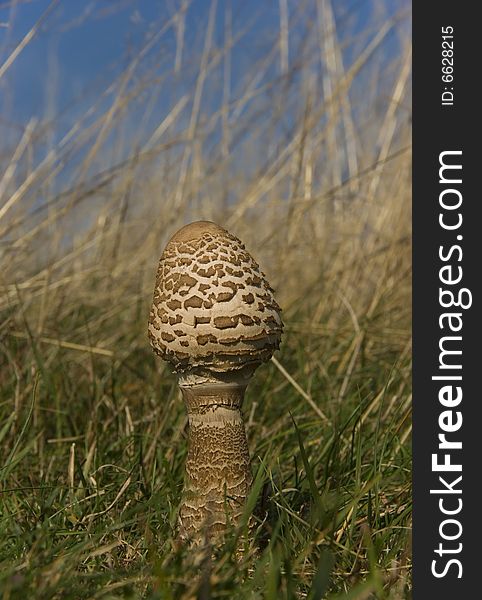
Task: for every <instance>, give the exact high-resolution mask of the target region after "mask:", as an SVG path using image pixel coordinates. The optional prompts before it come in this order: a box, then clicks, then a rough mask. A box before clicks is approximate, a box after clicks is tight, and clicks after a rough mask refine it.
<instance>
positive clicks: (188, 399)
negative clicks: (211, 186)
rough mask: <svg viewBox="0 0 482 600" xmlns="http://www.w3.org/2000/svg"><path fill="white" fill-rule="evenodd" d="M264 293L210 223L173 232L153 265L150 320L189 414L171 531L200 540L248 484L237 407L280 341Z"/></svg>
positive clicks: (229, 518) (231, 242)
mask: <svg viewBox="0 0 482 600" xmlns="http://www.w3.org/2000/svg"><path fill="white" fill-rule="evenodd" d="M280 310H281V309H280V308H279V306H278V304H277V303H276V300H275V299H274V296H273V290H272V289H271V287H270V285H269V284H268V282H267V281H266V278H265V275H264V273H262V272H261V271H260V268H259V266H258V264H257V263H256V262H255V261H254V259H253V258H252V257H251V255H250V254H249V253H248V252H247V251H246V249H245V247H244V245H243V244H242V243H241V241H240V240H239V239H238V238H236V237H235V236H234V235H231V234H230V233H228V232H227V231H226V230H225V229H223V228H221V227H219V226H218V225H216V224H215V223H211V222H209V221H197V222H195V223H191V224H189V225H186V226H185V227H183V228H181V229H180V230H179V231H178V232H177V233H176V234H175V235H174V236H173V237H172V238H171V239H170V241H169V242H168V244H167V246H166V248H165V250H164V252H163V254H162V256H161V259H160V262H159V268H158V271H157V278H156V285H155V289H154V299H153V304H152V309H151V313H150V318H149V339H150V343H151V345H152V347H153V349H154V351H155V352H156V353H157V354H159V355H160V356H161V357H162V358H163V359H164V360H166V361H167V362H168V363H170V365H171V367H172V368H173V370H174V372H175V373H176V374H177V376H178V383H179V387H180V389H181V391H182V395H183V398H184V401H185V404H186V407H187V411H188V416H189V449H188V455H187V460H186V478H185V487H184V496H183V501H182V505H181V508H180V513H179V521H180V537H181V539H184V540H190V541H192V542H195V543H201V542H202V541H203V540H204V539H206V536H207V538H208V539H210V538H212V537H213V536H216V535H218V534H220V533H222V532H223V531H224V530H225V528H226V525H227V523H228V522H232V523H236V522H237V520H238V518H239V516H240V515H241V513H242V511H243V504H244V501H245V499H246V496H247V494H248V492H249V489H250V485H251V470H250V458H249V452H248V444H247V440H246V433H245V429H244V423H243V418H242V415H241V406H242V403H243V398H244V392H245V390H246V386H247V385H248V382H249V380H250V378H251V377H252V375H253V373H254V371H255V370H256V368H257V367H258V366H259V365H260V364H261V363H263V362H265V361H267V360H269V359H270V358H271V356H272V354H273V352H274V350H275V349H277V348H278V347H279V343H280V339H281V333H282V329H283V323H282V321H281V318H280Z"/></svg>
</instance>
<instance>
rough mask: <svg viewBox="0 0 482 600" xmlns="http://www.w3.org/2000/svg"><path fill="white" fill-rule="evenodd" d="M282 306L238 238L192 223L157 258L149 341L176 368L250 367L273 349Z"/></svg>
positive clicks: (225, 369)
mask: <svg viewBox="0 0 482 600" xmlns="http://www.w3.org/2000/svg"><path fill="white" fill-rule="evenodd" d="M280 310H281V309H280V307H279V306H278V304H277V303H276V301H275V299H274V297H273V290H272V289H271V287H270V285H269V284H268V282H267V281H266V279H265V275H264V273H262V272H261V271H260V269H259V265H258V264H257V263H256V262H255V261H254V259H253V258H252V257H251V255H250V254H249V253H248V252H247V251H246V250H245V247H244V245H243V244H242V243H241V241H240V240H239V239H238V238H237V237H235V236H234V235H231V234H230V233H228V232H227V231H226V230H225V229H222V228H221V227H219V226H218V225H216V224H214V223H211V222H209V221H198V222H195V223H191V224H190V225H186V226H185V227H183V228H182V229H180V230H179V231H178V232H177V233H176V234H175V235H174V236H173V237H172V238H171V240H170V241H169V242H168V244H167V246H166V248H165V250H164V252H163V254H162V256H161V259H160V262H159V268H158V271H157V278H156V286H155V289H154V300H153V304H152V309H151V313H150V318H149V339H150V342H151V345H152V347H153V349H154V350H155V352H156V353H157V354H159V355H160V356H161V357H162V358H163V359H164V360H166V361H168V362H169V363H170V364H171V365H172V366H173V368H174V370H175V371H176V372H178V373H185V372H188V371H189V370H192V369H196V368H201V369H202V370H207V371H210V372H218V373H220V372H230V371H238V370H240V369H243V368H245V367H249V366H252V367H253V368H256V366H258V365H259V364H260V363H262V362H265V361H267V360H269V359H270V358H271V355H272V354H273V352H274V350H276V349H277V348H278V347H279V343H280V338H281V333H282V330H283V323H282V321H281V318H280Z"/></svg>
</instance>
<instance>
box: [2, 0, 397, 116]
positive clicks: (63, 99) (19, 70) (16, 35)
mask: <svg viewBox="0 0 482 600" xmlns="http://www.w3.org/2000/svg"><path fill="white" fill-rule="evenodd" d="M180 3H181V0H171V1H166V0H163V1H156V0H127V1H126V0H123V1H119V2H115V1H104V0H101V1H97V2H96V1H89V0H85V1H84V0H82V1H74V0H60V1H59V2H57V3H55V2H54V3H52V2H50V1H47V0H32V1H30V2H21V1H20V2H16V3H15V2H6V1H5V0H3V1H2V0H0V23H1V24H2V26H1V27H0V64H1V63H3V62H4V61H5V59H6V57H7V56H8V55H9V54H10V53H11V52H12V50H13V49H14V48H15V46H16V45H17V44H18V43H19V41H20V40H21V39H22V38H23V36H24V35H25V34H26V33H27V32H28V31H29V30H30V29H31V28H32V27H33V26H34V25H35V23H36V22H37V21H38V19H39V18H40V17H41V16H42V14H44V13H45V11H46V10H48V7H49V6H52V5H53V6H52V8H51V12H50V13H49V14H48V16H47V17H46V18H45V21H44V22H43V24H42V25H41V26H40V28H39V30H38V32H37V33H36V35H35V36H34V38H33V40H32V41H31V42H30V43H29V44H28V45H27V46H26V48H25V49H24V50H23V51H22V52H21V54H20V55H19V56H18V58H17V59H16V61H15V63H14V64H13V65H12V67H11V68H10V69H9V72H8V74H7V75H6V76H5V77H4V78H3V80H2V81H0V107H1V109H2V117H3V118H11V119H12V120H13V121H14V122H20V123H25V122H26V121H28V119H29V118H30V117H32V116H36V117H37V118H40V119H41V118H43V117H45V116H46V115H47V114H48V112H49V110H50V111H54V112H55V111H57V110H60V109H62V107H65V106H66V105H67V104H68V103H69V102H71V101H72V99H74V98H75V97H77V96H78V95H79V94H80V93H88V92H89V89H90V90H91V91H93V90H95V89H96V88H95V86H96V83H97V84H98V85H101V84H102V83H103V82H105V81H106V80H108V79H112V78H113V75H114V74H115V73H118V72H120V71H121V70H122V69H123V68H125V66H126V65H127V64H128V61H129V59H130V57H131V56H132V55H133V53H134V52H135V49H136V48H139V47H140V46H141V45H142V43H143V40H145V38H146V36H147V35H148V34H149V32H152V30H153V29H155V28H156V27H160V26H161V25H162V23H165V22H166V20H167V19H168V18H169V16H171V15H172V14H174V12H175V9H176V7H177V6H179V5H180ZM227 4H228V2H220V3H219V4H218V8H217V19H216V27H215V40H216V41H217V43H218V44H221V43H222V41H223V40H222V39H223V35H224V13H225V9H226V5H227ZM229 4H230V6H231V11H232V15H233V21H232V23H233V31H235V30H237V29H239V28H241V27H243V26H245V25H246V24H247V23H248V22H250V21H251V26H250V33H249V35H248V36H247V37H246V39H245V43H244V44H243V45H242V46H241V49H242V52H243V53H245V58H246V59H247V60H249V59H250V57H254V56H255V54H256V51H257V48H260V47H261V46H262V45H263V39H265V40H267V39H268V38H269V37H270V35H273V36H275V35H277V33H278V30H279V2H278V0H267V1H265V2H264V3H260V2H259V1H257V0H242V1H241V0H233V1H232V2H230V3H229ZM333 5H334V7H335V9H336V16H337V21H338V27H339V31H340V32H341V35H344V36H345V37H346V38H347V39H348V37H349V36H351V35H353V33H354V32H356V31H357V30H362V29H363V28H365V27H366V26H367V24H369V23H370V19H372V18H375V16H376V17H377V18H379V17H378V16H377V12H376V11H378V13H379V12H380V6H381V10H382V11H384V12H385V15H389V14H393V13H395V12H396V11H397V10H400V9H402V8H403V7H404V6H408V3H407V2H403V1H396V0H387V1H385V2H383V3H374V2H371V1H368V0H361V1H353V0H352V1H349V0H342V1H340V0H337V2H334V3H333ZM376 5H379V6H376ZM295 6H296V3H294V2H293V0H289V1H288V7H289V10H290V11H291V12H292V11H293V8H294V7H295ZM209 7H210V2H209V1H208V0H193V1H192V2H191V3H190V4H189V7H188V10H187V20H186V44H190V43H193V44H194V45H199V44H200V43H202V42H201V40H202V36H203V35H204V33H205V30H206V24H207V18H208V13H209ZM162 43H163V44H164V45H165V46H166V48H165V53H166V54H168V53H169V52H171V53H173V48H174V46H175V37H174V33H173V32H172V31H171V32H170V35H166V36H165V37H164V38H163V40H162ZM188 51H189V48H185V53H186V52H188ZM346 53H347V55H348V54H349V53H350V47H347V48H346ZM166 66H167V65H166ZM238 68H239V69H242V68H243V65H242V61H239V64H238ZM47 82H48V84H47Z"/></svg>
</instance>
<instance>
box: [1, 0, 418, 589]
mask: <svg viewBox="0 0 482 600" xmlns="http://www.w3.org/2000/svg"><path fill="white" fill-rule="evenodd" d="M4 4H5V3H4ZM15 4H17V3H6V5H10V6H9V7H8V8H11V9H12V10H13V8H15V7H14V5H15ZM57 4H58V3H55V2H54V3H52V5H51V6H50V8H49V11H50V12H49V13H48V14H47V15H44V16H43V17H42V18H41V20H40V21H39V22H37V24H35V25H34V26H33V29H32V30H31V35H28V34H27V35H26V36H25V37H22V36H21V37H19V38H18V39H11V40H10V42H9V43H8V44H7V45H6V46H5V45H4V46H3V54H2V55H0V84H1V85H3V87H0V90H3V92H4V93H5V94H7V93H8V82H9V77H12V76H13V74H14V73H15V69H16V64H17V62H16V61H17V60H18V57H19V56H21V54H22V53H23V52H28V51H29V47H30V46H31V45H32V44H34V43H35V39H36V38H37V37H39V36H40V37H41V36H42V35H48V32H49V31H51V30H52V28H55V26H56V23H57V22H56V21H55V20H53V19H54V18H55V15H56V14H57V12H56V11H58V10H60V8H59V6H57ZM168 4H169V3H168ZM194 4H195V3H194ZM260 4H261V5H262V6H261V7H258V9H257V10H256V11H251V10H250V11H243V10H241V4H238V3H236V2H234V3H229V2H226V3H219V4H217V3H216V2H212V3H207V2H204V3H203V9H202V10H199V7H198V8H197V9H195V7H193V5H191V4H190V3H189V2H186V1H182V2H178V3H174V2H173V3H171V4H169V6H170V9H169V11H168V14H163V15H162V18H159V20H157V21H156V22H152V23H150V24H149V26H148V27H146V31H145V33H144V34H143V36H141V37H140V38H139V39H137V40H135V43H134V44H133V45H131V46H130V47H129V49H128V51H126V55H125V56H123V57H122V61H120V62H121V63H122V64H120V66H119V68H118V69H113V70H112V71H111V72H110V74H109V75H105V76H104V77H103V78H101V79H100V80H96V81H95V82H93V83H92V87H91V88H89V89H88V90H84V92H82V93H78V94H77V95H76V96H75V97H74V98H73V100H72V101H71V102H70V103H69V104H68V105H66V106H63V107H62V110H61V109H60V108H58V110H54V111H53V112H52V111H51V113H49V114H47V116H43V115H40V118H33V117H32V119H27V121H26V122H25V123H23V124H20V125H19V124H18V123H17V124H15V126H14V124H12V122H11V121H9V115H8V114H7V111H6V109H5V106H6V104H5V103H4V109H3V114H2V121H1V128H2V134H1V137H0V257H1V258H0V260H1V272H0V286H1V287H0V387H1V392H0V592H2V593H3V598H12V599H13V598H75V599H76V598H104V599H107V598H109V599H114V598H149V599H152V600H153V599H155V598H159V599H181V598H182V599H188V598H200V599H208V598H213V599H214V598H216V599H217V598H234V599H237V598H239V599H244V598H250V599H251V598H253V599H254V598H266V599H273V600H274V599H281V598H286V599H291V598H309V599H311V600H313V599H315V598H317V599H320V598H325V597H326V598H329V599H330V600H334V599H335V598H352V599H359V600H361V599H363V598H380V599H385V598H387V599H388V598H390V599H401V598H408V597H410V587H411V583H410V525H411V458H410V432H411V421H410V409H411V380H410V374H411V371H410V369H411V345H410V325H411V279H410V269H411V255H410V202H411V199H410V178H411V174H410V159H411V157H410V67H411V54H410V46H409V38H408V35H409V32H408V25H407V21H408V19H409V16H410V15H409V14H408V13H407V10H406V9H405V8H404V5H403V3H401V4H400V5H399V6H397V10H391V11H389V10H388V8H387V6H388V3H387V4H386V5H385V4H383V3H368V2H366V3H363V2H362V3H360V2H357V3H352V4H350V3H348V2H344V3H340V4H342V5H343V7H342V9H341V8H340V7H338V9H337V10H338V12H336V13H335V12H334V6H332V4H331V3H330V1H329V0H305V1H304V2H299V3H298V2H291V1H290V2H288V0H279V2H268V3H265V4H264V5H263V3H260ZM333 4H334V3H333ZM135 5H136V3H132V2H127V3H126V2H124V3H119V5H117V3H112V4H110V5H109V6H110V8H111V9H112V10H114V9H115V7H116V6H117V9H118V10H126V6H127V9H128V10H131V9H132V10H134V8H135ZM368 5H369V8H368V7H367V6H368ZM89 6H90V7H91V8H90V12H89V11H86V13H85V14H83V15H82V16H81V17H82V18H81V23H82V25H83V26H84V27H86V29H85V31H86V32H87V34H86V35H88V31H89V26H90V25H89V23H90V19H92V18H94V17H96V16H97V17H98V16H99V15H100V16H102V15H101V12H102V10H105V5H103V4H102V3H89ZM390 6H391V7H392V8H393V6H392V5H390ZM17 8H18V7H17ZM193 10H197V13H195V14H196V15H197V17H196V20H195V23H194V22H193V21H190V20H189V19H190V15H191V13H190V11H193ZM270 11H271V12H270ZM10 14H11V13H10ZM133 14H134V16H135V15H136V12H135V11H134V13H133ZM273 15H275V16H276V19H274V17H273ZM361 17H364V19H362V18H361ZM99 18H100V17H99ZM103 18H105V19H106V20H107V21H108V19H109V18H110V17H109V16H108V15H107V16H105V15H104V17H103ZM137 18H139V15H138V16H137ZM57 24H58V23H57ZM8 27H9V22H8V21H5V22H4V23H3V29H4V30H5V31H6V30H8ZM0 31H2V30H0ZM5 35H7V32H6V33H5ZM65 35H69V33H65ZM85 43H86V44H88V38H86V39H85ZM52 76H53V75H52V74H51V73H50V74H49V73H48V72H47V73H45V78H46V81H47V83H46V86H47V87H48V86H49V81H50V79H49V77H52ZM2 80H3V81H2ZM53 87H55V86H53ZM54 91H55V90H54ZM54 91H51V92H49V93H51V94H54ZM4 98H6V96H4ZM14 100H15V99H14ZM14 100H13V103H14ZM54 105H55V103H50V106H54ZM198 218H202V219H210V220H214V221H216V222H217V223H219V224H221V225H223V226H225V227H226V228H228V229H229V230H230V231H232V232H233V233H235V234H236V235H237V236H238V237H240V238H241V239H242V240H243V241H244V242H245V244H246V246H247V248H248V249H249V250H250V251H251V252H252V254H253V255H254V256H255V258H256V259H257V260H258V262H260V264H261V265H262V268H263V270H264V271H265V272H266V273H267V276H268V279H269V280H270V282H271V283H272V285H273V287H274V288H275V289H276V290H277V298H278V299H279V303H280V304H281V306H282V307H283V311H284V312H283V318H284V322H285V325H286V329H285V334H284V338H283V342H282V347H281V350H280V352H279V353H277V355H276V357H275V359H273V361H272V362H271V363H270V364H268V365H266V366H264V367H262V368H260V369H259V370H258V372H257V373H256V377H255V379H254V381H253V382H252V384H251V386H250V387H249V389H248V393H247V400H246V405H245V408H244V413H245V416H246V423H247V434H248V440H249V445H250V450H251V455H252V457H253V471H254V472H255V473H256V474H257V475H256V477H257V479H256V486H255V489H254V493H253V497H252V498H251V501H252V502H251V505H250V507H253V506H254V512H255V514H256V516H257V517H256V518H257V519H258V524H259V527H258V531H257V538H256V543H252V544H251V545H250V546H249V547H248V549H247V552H246V554H245V556H244V557H243V558H242V559H241V561H237V560H236V558H235V552H234V548H235V543H234V541H233V540H234V539H235V536H236V532H233V533H232V535H231V536H228V540H227V542H226V544H225V545H224V546H223V547H222V548H220V549H219V550H218V553H217V558H216V560H214V561H213V562H212V564H211V565H207V564H204V565H199V561H198V558H199V557H197V556H196V555H195V553H194V552H193V551H191V550H189V549H186V548H182V547H177V546H176V544H175V524H176V511H177V508H178V506H179V502H180V495H181V490H182V478H183V465H184V459H185V455H186V424H187V423H186V421H187V419H186V412H185V409H184V406H183V404H182V401H181V399H180V396H179V392H178V390H177V387H176V382H175V378H174V376H173V375H172V374H171V373H170V372H169V370H168V368H167V367H166V365H164V364H162V362H161V361H160V360H158V359H156V358H155V357H154V355H153V353H152V351H151V350H150V347H149V345H148V341H147V335H146V322H147V316H148V311H149V305H150V302H151V295H152V289H153V284H154V276H155V270H156V265H157V261H158V258H159V255H160V253H161V251H162V248H163V246H164V244H165V243H166V241H167V239H168V238H169V237H170V236H171V235H172V233H173V232H174V231H175V230H176V229H177V228H178V227H180V226H181V225H183V224H185V223H187V222H189V221H191V220H195V219H198ZM256 545H258V547H259V549H258V550H257V551H256V549H255V546H256Z"/></svg>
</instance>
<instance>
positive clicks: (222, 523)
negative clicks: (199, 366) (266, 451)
mask: <svg viewBox="0 0 482 600" xmlns="http://www.w3.org/2000/svg"><path fill="white" fill-rule="evenodd" d="M180 387H181V390H182V394H183V397H184V401H185V403H186V406H187V411H188V415H189V450H188V455H187V460H186V482H185V488H184V498H183V502H182V505H181V509H180V536H181V538H182V539H185V540H188V539H189V540H191V541H198V542H199V541H202V540H203V539H206V538H207V539H209V538H211V537H213V536H216V534H218V533H221V532H223V531H224V530H225V529H226V525H227V524H228V523H232V524H236V522H237V521H238V519H239V517H240V516H241V514H242V512H243V508H244V502H245V500H246V496H247V495H248V493H249V489H250V486H251V469H250V459H249V451H248V443H247V440H246V432H245V429H244V422H243V418H242V415H241V406H242V403H243V399H244V392H245V390H246V382H245V381H243V382H242V383H219V384H217V383H214V384H213V383H203V384H199V385H194V386H189V387H188V386H183V385H181V386H180Z"/></svg>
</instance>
